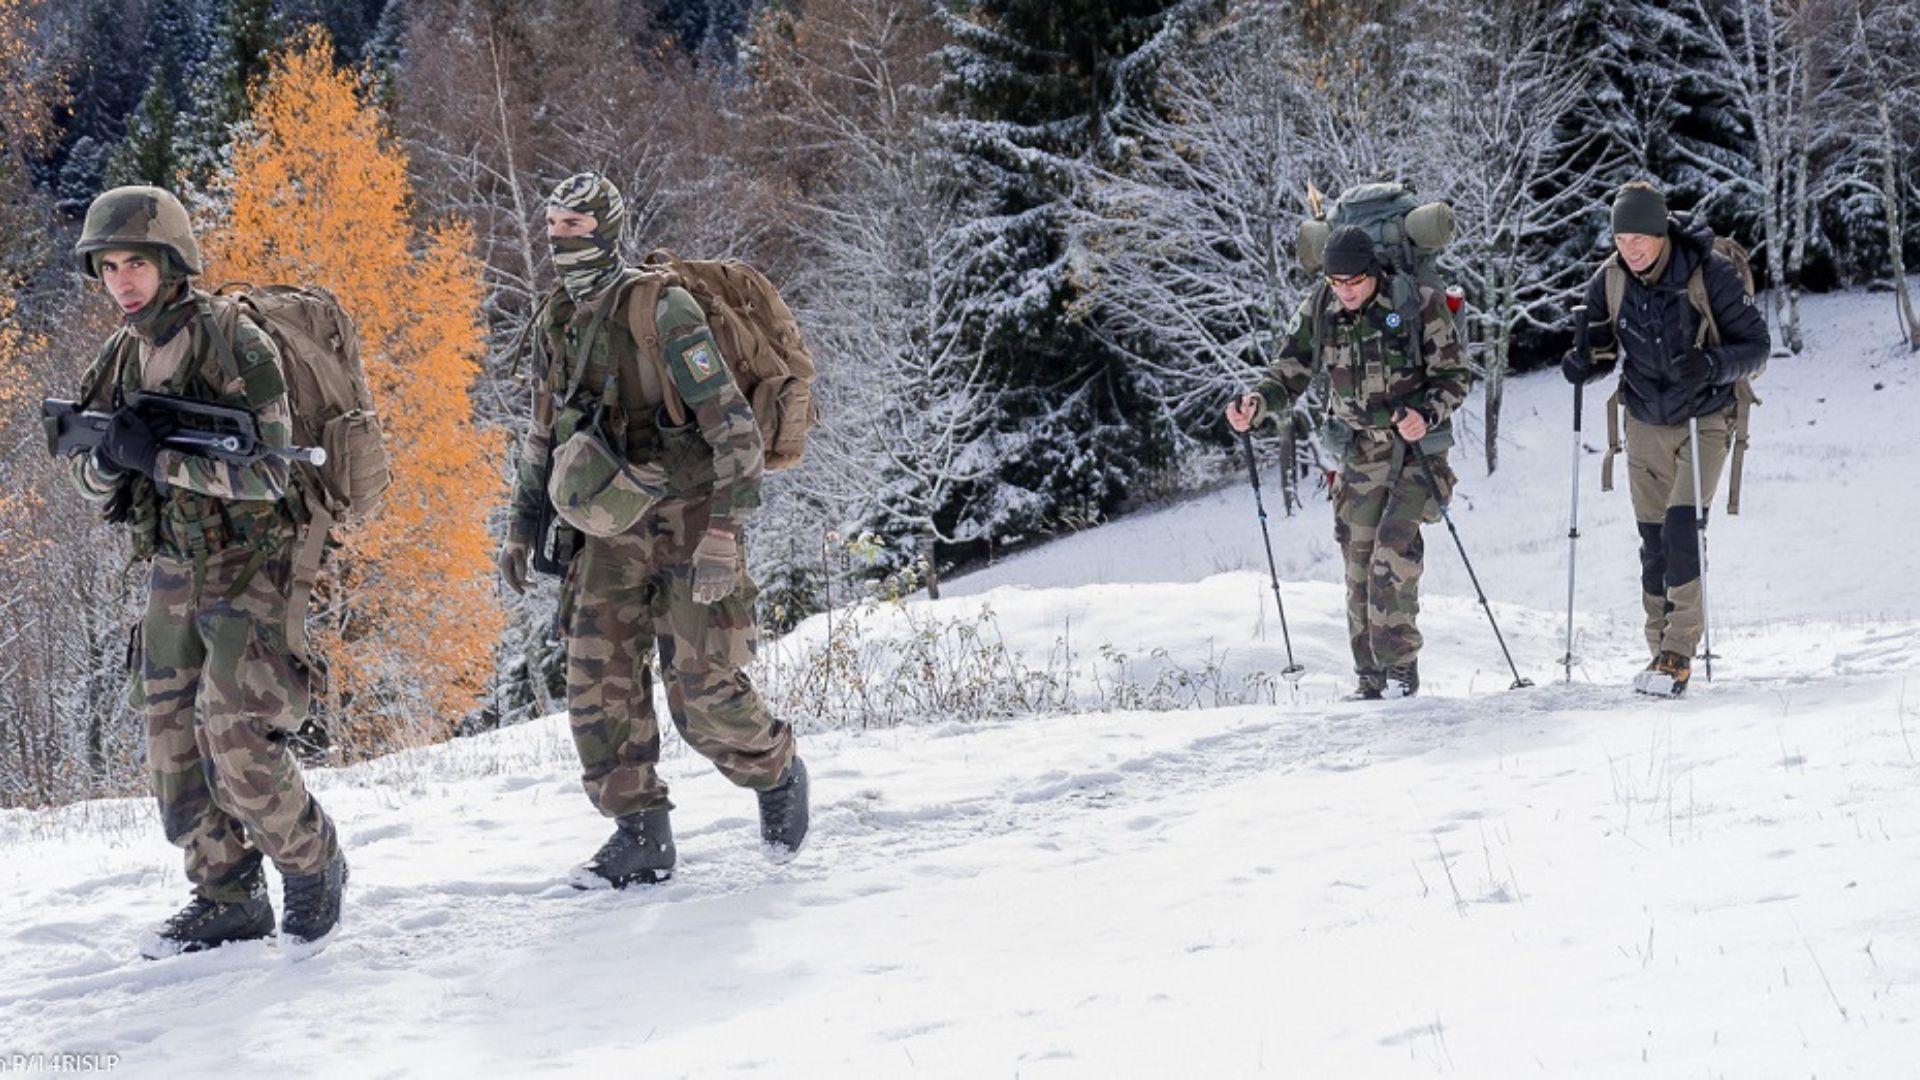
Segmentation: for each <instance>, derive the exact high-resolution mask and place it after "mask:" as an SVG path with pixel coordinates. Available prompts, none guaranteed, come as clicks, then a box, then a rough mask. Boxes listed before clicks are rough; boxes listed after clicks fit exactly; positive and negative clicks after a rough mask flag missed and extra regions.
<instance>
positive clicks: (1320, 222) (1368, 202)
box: [1294, 182, 1458, 351]
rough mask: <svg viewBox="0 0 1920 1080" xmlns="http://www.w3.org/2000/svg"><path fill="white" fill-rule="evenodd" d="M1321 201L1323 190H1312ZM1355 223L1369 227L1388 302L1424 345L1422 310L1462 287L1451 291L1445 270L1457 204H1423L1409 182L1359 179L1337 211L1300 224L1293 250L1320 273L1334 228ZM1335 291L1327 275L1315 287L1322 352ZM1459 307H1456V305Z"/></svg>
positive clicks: (1316, 332) (1414, 342)
mask: <svg viewBox="0 0 1920 1080" xmlns="http://www.w3.org/2000/svg"><path fill="white" fill-rule="evenodd" d="M1312 199H1313V202H1314V206H1315V208H1316V210H1317V208H1318V206H1319V193H1318V192H1314V193H1313V194H1312ZM1346 225H1353V226H1357V227H1359V228H1361V229H1364V230H1366V233H1367V236H1368V238H1370V239H1371V240H1372V241H1373V253H1374V256H1375V257H1376V258H1378V259H1379V260H1380V266H1381V269H1382V270H1383V271H1385V274H1384V280H1385V284H1386V287H1387V290H1388V292H1387V302H1388V303H1389V304H1390V305H1392V307H1393V310H1395V311H1397V312H1399V313H1400V319H1401V325H1402V326H1403V327H1404V328H1405V330H1406V333H1407V335H1408V340H1409V342H1410V347H1411V348H1413V349H1415V350H1417V349H1418V348H1419V335H1420V333H1421V322H1422V320H1421V318H1420V310H1421V309H1422V308H1423V307H1425V306H1426V296H1427V294H1430V293H1445V294H1447V296H1448V298H1449V301H1448V303H1449V306H1450V307H1453V306H1455V305H1454V304H1453V302H1452V299H1453V297H1455V296H1457V295H1458V290H1450V289H1448V287H1447V284H1446V282H1445V281H1444V280H1443V279H1442V278H1441V275H1440V253H1441V252H1442V251H1444V250H1446V246H1447V245H1448V244H1450V243H1452V242H1453V235H1454V228H1453V207H1451V206H1449V205H1447V204H1446V203H1444V202H1428V203H1422V202H1420V201H1419V200H1418V199H1416V198H1415V197H1414V194H1413V191H1412V189H1410V188H1408V187H1407V186H1406V185H1405V184H1397V183H1391V182H1383V183H1373V184H1358V185H1356V186H1354V187H1350V188H1348V189H1347V190H1345V191H1343V192H1341V193H1340V197H1339V198H1338V199H1336V200H1335V201H1334V204H1333V212H1332V214H1331V215H1328V216H1327V217H1320V216H1318V215H1316V216H1315V217H1311V218H1308V219H1306V220H1304V221H1302V222H1301V223H1300V231H1299V233H1298V234H1297V235H1296V237H1295V240H1294V252H1295V254H1296V255H1297V256H1298V257H1299V260H1300V265H1301V266H1302V267H1303V268H1304V269H1305V270H1306V271H1307V273H1309V274H1313V275H1316V276H1317V275H1319V273H1320V270H1321V266H1322V265H1323V263H1322V256H1323V254H1324V252H1325V250H1326V246H1327V237H1329V236H1330V235H1332V233H1333V230H1335V229H1338V228H1341V227H1342V226H1346ZM1330 295H1331V290H1330V289H1328V287H1327V283H1326V281H1325V280H1320V281H1317V282H1316V283H1315V284H1314V288H1313V305H1312V309H1311V310H1312V311H1313V313H1314V325H1313V342H1314V348H1315V350H1316V351H1317V350H1318V348H1319V345H1320V340H1321V339H1322V338H1323V337H1325V336H1326V333H1325V332H1326V312H1327V301H1328V299H1329V298H1330ZM1456 310H1457V308H1456Z"/></svg>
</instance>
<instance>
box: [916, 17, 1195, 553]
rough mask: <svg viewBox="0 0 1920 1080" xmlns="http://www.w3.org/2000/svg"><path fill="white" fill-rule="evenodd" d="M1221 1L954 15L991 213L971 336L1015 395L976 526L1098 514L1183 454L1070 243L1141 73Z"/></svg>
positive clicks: (982, 227) (985, 221) (970, 516)
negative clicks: (1083, 300) (1093, 314)
mask: <svg viewBox="0 0 1920 1080" xmlns="http://www.w3.org/2000/svg"><path fill="white" fill-rule="evenodd" d="M1207 6H1209V5H1206V4H1203V3H1197V2H1193V0H1182V2H1167V0H1125V2H1120V3H1095V2H1092V0H1073V2H1068V3H1057V2H1047V0H978V2H975V3H972V4H969V5H966V6H965V7H964V8H963V9H961V10H960V12H959V13H958V14H957V15H955V16H954V17H953V18H951V20H950V28H951V31H952V33H953V35H954V37H955V44H954V45H953V46H952V47H950V48H949V49H948V50H947V63H948V73H949V75H948V78H949V88H950V91H951V94H952V99H953V101H954V102H955V103H956V104H957V107H958V112H959V115H958V116H957V117H955V118H954V119H953V120H952V121H950V123H949V125H948V127H947V131H948V133H949V138H950V140H951V145H952V146H953V147H954V148H955V149H956V150H957V152H958V153H959V154H960V155H961V156H962V162H961V166H962V168H963V170H964V176H965V179H966V181H967V183H969V184H970V185H972V186H973V187H974V188H975V190H977V191H979V192H980V193H981V194H982V195H983V196H984V206H985V211H986V212H985V213H983V214H982V215H981V217H980V219H979V221H978V223H977V224H976V225H975V226H974V227H973V228H972V229H971V230H970V231H969V234H968V239H969V244H968V246H967V249H966V252H965V266H966V272H967V273H968V274H969V275H970V276H971V277H972V279H973V284H972V285H971V286H969V287H968V288H967V289H966V290H965V291H966V292H967V294H968V295H969V296H970V297H973V298H974V299H973V300H971V302H970V303H969V305H968V309H967V310H966V312H965V313H964V319H965V326H966V329H965V333H966V334H967V336H968V338H969V341H970V345H969V347H970V348H977V349H979V350H980V351H981V352H983V353H984V354H985V355H986V356H987V358H988V364H989V370H990V371H991V372H992V373H993V378H994V379H995V380H996V381H997V382H998V383H999V384H1000V385H1001V386H1002V387H1003V388H1005V390H1006V391H1007V393H1006V395H1005V398H1004V399H1003V400H1004V402H1005V407H1004V409H1003V410H1002V413H1001V415H1000V416H998V417H997V418H996V425H995V426H996V430H995V432H994V438H993V449H992V453H993V454H994V456H995V457H996V458H997V459H998V461H999V463H1000V471H999V475H998V476H997V477H996V478H995V480H994V482H993V483H992V484H982V485H979V486H977V487H976V489H975V490H973V491H970V492H965V493H962V497H963V498H965V499H966V500H967V509H966V511H965V514H964V524H963V525H962V526H961V528H962V529H963V530H965V531H967V532H968V533H969V534H970V535H978V536H997V537H1000V538H1002V539H1014V538H1017V537H1019V536H1023V535H1031V534H1033V533H1035V532H1038V531H1041V530H1044V529H1048V528H1052V527H1055V526H1058V525H1061V524H1076V523H1091V522H1093V521H1097V520H1098V519H1099V518H1100V517H1102V516H1103V515H1105V514H1106V513H1108V512H1109V511H1111V510H1112V509H1114V508H1115V507H1117V506H1118V505H1119V504H1120V503H1121V500H1122V499H1123V497H1124V496H1125V495H1126V493H1127V491H1128V489H1129V488H1130V487H1131V486H1133V483H1134V481H1135V480H1137V479H1138V478H1140V477H1141V476H1142V475H1143V474H1144V473H1146V472H1147V471H1148V470H1149V469H1151V468H1153V467H1155V466H1158V465H1160V464H1163V463H1164V462H1165V461H1166V460H1167V458H1168V456H1169V452H1168V445H1167V442H1168V440H1167V433H1166V429H1165V425H1164V423H1163V422H1162V421H1161V414H1160V412H1159V410H1157V409H1155V408H1153V406H1152V403H1151V402H1149V401H1147V400H1145V399H1144V398H1143V395H1142V394H1141V388H1140V385H1139V380H1138V378H1137V374H1136V372H1135V371H1134V370H1133V369H1132V366H1131V365H1130V364H1129V363H1128V361H1127V358H1126V356H1124V355H1123V354H1121V353H1119V352H1117V351H1116V350H1114V349H1112V348H1110V347H1108V346H1107V344H1106V343H1105V342H1103V341H1102V340H1101V339H1100V338H1099V337H1098V336H1097V335H1095V334H1094V333H1093V332H1092V330H1091V328H1089V327H1088V326H1087V325H1085V323H1084V321H1083V320H1081V319H1078V318H1076V317H1075V316H1074V310H1075V302H1076V300H1077V299H1078V298H1079V295H1080V294H1081V292H1082V291H1083V288H1084V286H1083V284H1082V283H1081V282H1079V281H1077V280H1076V279H1075V275H1074V256H1075V253H1074V252H1073V250H1072V249H1071V247H1070V244H1069V242H1068V237H1069V233H1070V230H1071V224H1072V218H1073V213H1072V204H1073V199H1074V198H1075V195H1076V191H1077V188H1078V187H1079V185H1080V184H1081V183H1082V182H1083V181H1084V179H1085V177H1086V175H1087V168H1088V166H1090V165H1094V164H1100V163H1110V162H1112V161H1113V160H1114V156H1115V155H1116V154H1117V153H1118V151H1119V150H1120V144H1119V142H1118V141H1117V138H1116V121H1117V120H1119V119H1120V118H1121V117H1122V116H1123V113H1124V110H1125V109H1126V108H1127V107H1128V105H1127V103H1128V101H1129V100H1130V99H1132V100H1139V96H1140V95H1139V88H1138V83H1139V82H1140V81H1141V80H1146V79H1150V78H1151V76H1152V71H1153V68H1154V62H1155V60H1156V59H1157V57H1158V55H1159V53H1160V51H1161V50H1162V49H1164V48H1166V47H1168V46H1169V45H1170V44H1171V43H1172V42H1173V41H1175V40H1177V39H1178V37H1179V36H1180V34H1181V32H1182V31H1183V26H1182V24H1183V23H1184V22H1186V21H1189V20H1193V19H1197V18H1198V17H1199V16H1200V14H1201V11H1202V9H1203V8H1205V7H1207ZM1130 90H1131V91H1132V92H1131V93H1130V92H1129V91H1130Z"/></svg>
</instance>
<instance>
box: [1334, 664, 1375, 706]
mask: <svg viewBox="0 0 1920 1080" xmlns="http://www.w3.org/2000/svg"><path fill="white" fill-rule="evenodd" d="M1354 676H1355V677H1356V678H1357V679H1358V680H1359V681H1358V682H1356V683H1355V684H1354V688H1353V693H1351V694H1348V695H1347V696H1345V697H1343V698H1341V699H1340V700H1341V701H1379V700H1380V696H1381V695H1382V694H1384V693H1386V690H1387V677H1386V676H1385V675H1382V674H1380V673H1379V672H1377V671H1356V672H1354Z"/></svg>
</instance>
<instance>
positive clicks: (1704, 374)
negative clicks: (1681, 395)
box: [1673, 349, 1714, 384]
mask: <svg viewBox="0 0 1920 1080" xmlns="http://www.w3.org/2000/svg"><path fill="white" fill-rule="evenodd" d="M1673 373H1674V374H1675V375H1677V376H1679V377H1680V380H1681V381H1682V382H1690V383H1708V384H1711V383H1712V382H1713V381H1714V378H1713V376H1714V370H1713V357H1711V356H1708V355H1707V354H1706V352H1705V351H1704V350H1701V349H1688V350H1687V351H1686V352H1684V353H1681V354H1680V355H1679V356H1678V357H1677V358H1675V360H1674V361H1673Z"/></svg>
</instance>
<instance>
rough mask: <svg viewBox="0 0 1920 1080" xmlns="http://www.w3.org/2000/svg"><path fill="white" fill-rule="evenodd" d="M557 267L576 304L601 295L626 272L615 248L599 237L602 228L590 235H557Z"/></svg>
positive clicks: (554, 264)
mask: <svg viewBox="0 0 1920 1080" xmlns="http://www.w3.org/2000/svg"><path fill="white" fill-rule="evenodd" d="M548 242H549V243H550V244H551V245H552V247H553V266H554V269H555V270H557V271H558V272H559V274H560V285H561V287H562V288H564V289H566V290H567V295H568V296H571V297H573V301H574V303H576V304H579V303H585V302H586V301H587V300H588V299H590V298H592V297H594V296H598V295H599V294H600V293H601V291H602V290H604V289H606V288H607V287H608V286H610V285H612V284H613V283H614V282H616V281H618V280H619V279H620V272H621V271H622V270H624V269H626V267H625V265H624V264H623V263H621V261H620V253H619V252H618V251H617V250H616V249H615V248H614V245H613V244H612V243H611V242H610V241H608V240H607V239H605V238H604V237H602V236H600V235H599V231H598V229H596V230H595V231H594V232H593V233H590V234H588V235H586V236H555V237H550V238H549V239H548Z"/></svg>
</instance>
